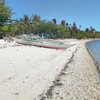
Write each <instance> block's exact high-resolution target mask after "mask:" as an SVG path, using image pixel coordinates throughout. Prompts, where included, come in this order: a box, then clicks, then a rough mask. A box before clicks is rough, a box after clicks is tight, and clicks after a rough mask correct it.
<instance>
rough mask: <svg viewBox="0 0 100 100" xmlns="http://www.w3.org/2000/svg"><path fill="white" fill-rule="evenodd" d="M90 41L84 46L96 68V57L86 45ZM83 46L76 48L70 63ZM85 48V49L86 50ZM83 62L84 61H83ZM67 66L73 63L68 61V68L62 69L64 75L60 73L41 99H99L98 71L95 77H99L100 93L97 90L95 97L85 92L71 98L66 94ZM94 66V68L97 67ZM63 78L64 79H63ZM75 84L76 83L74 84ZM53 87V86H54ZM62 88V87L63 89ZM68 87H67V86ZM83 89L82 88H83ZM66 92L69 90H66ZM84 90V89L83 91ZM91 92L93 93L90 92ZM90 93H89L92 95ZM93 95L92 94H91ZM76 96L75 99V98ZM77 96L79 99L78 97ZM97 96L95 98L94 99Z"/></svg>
mask: <svg viewBox="0 0 100 100" xmlns="http://www.w3.org/2000/svg"><path fill="white" fill-rule="evenodd" d="M87 42H88V41H85V43H83V45H84V48H85V49H86V53H87V55H89V60H90V61H92V64H91V66H94V67H95V68H96V64H95V62H94V59H93V58H92V56H91V55H90V53H89V51H88V48H87V47H86V43H87ZM81 47H82V46H79V47H77V48H76V50H75V52H73V55H72V57H71V59H70V60H71V61H70V63H69V64H71V63H73V60H75V58H74V56H75V55H76V54H75V53H76V52H77V50H78V49H79V48H81ZM85 49H84V50H85ZM81 64H82V63H81ZM67 67H72V65H68V63H67V64H66V69H65V70H63V71H62V75H61V76H60V77H59V75H58V78H57V79H56V80H55V81H56V82H55V83H54V85H52V86H51V87H50V88H49V89H48V90H47V91H46V93H44V94H42V95H41V98H40V99H39V100H55V99H57V100H60V99H62V100H83V99H86V100H90V98H91V100H99V99H100V97H99V95H100V80H99V79H98V73H97V72H96V76H95V78H97V80H96V81H97V83H96V84H97V86H98V93H97V92H96V94H97V95H96V96H97V97H96V96H95V97H89V96H87V94H85V95H86V96H85V95H84V96H79V97H77V96H71V97H70V98H67V97H66V96H65V94H66V93H65V92H63V91H64V90H65V87H64V85H66V84H67V81H66V82H65V83H64V82H63V81H62V80H66V79H65V78H67V76H66V72H67V71H68V69H67ZM95 68H94V69H95ZM95 71H96V69H95ZM62 78H63V79H62ZM79 81H80V80H79ZM73 85H74V84H73ZM77 85H78V84H77ZM52 87H53V88H52ZM61 88H62V89H61ZM60 89H61V90H62V91H60ZM66 89H67V88H66ZM81 89H82V88H81ZM58 91H60V92H58ZM91 91H93V90H91ZM66 92H69V91H66ZM83 92H84V91H83ZM61 94H62V95H64V96H62V95H61ZM90 94H91V93H90ZM90 94H88V95H90ZM90 96H91V95H90ZM73 98H74V99H73ZM76 98H77V99H76ZM94 98H95V99H94Z"/></svg>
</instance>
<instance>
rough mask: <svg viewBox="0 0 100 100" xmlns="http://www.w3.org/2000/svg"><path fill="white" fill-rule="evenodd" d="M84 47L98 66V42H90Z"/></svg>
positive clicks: (99, 55)
mask: <svg viewBox="0 0 100 100" xmlns="http://www.w3.org/2000/svg"><path fill="white" fill-rule="evenodd" d="M86 45H87V48H88V50H89V52H90V54H91V55H92V57H93V58H94V60H95V61H96V63H97V65H99V66H100V40H94V41H90V42H88V43H87V44H86Z"/></svg>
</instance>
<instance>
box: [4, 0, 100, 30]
mask: <svg viewBox="0 0 100 100" xmlns="http://www.w3.org/2000/svg"><path fill="white" fill-rule="evenodd" d="M5 1H6V4H7V5H8V6H10V7H11V8H12V11H13V12H15V13H16V14H14V15H13V16H12V18H13V19H16V18H21V17H23V15H24V14H28V15H29V16H31V15H32V14H37V15H39V16H41V19H47V20H52V19H53V18H56V19H57V22H58V23H60V21H61V20H66V22H67V23H69V24H72V23H73V22H74V21H75V22H76V24H77V26H79V25H81V26H82V29H85V28H86V27H90V26H92V27H94V28H95V29H96V30H97V31H100V21H99V19H100V0H5Z"/></svg>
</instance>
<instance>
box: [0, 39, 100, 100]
mask: <svg viewBox="0 0 100 100" xmlns="http://www.w3.org/2000/svg"><path fill="white" fill-rule="evenodd" d="M86 41H87V40H80V41H79V40H64V42H65V43H66V44H67V43H69V44H75V45H73V46H72V47H70V48H67V49H66V50H55V49H47V48H39V47H34V46H23V45H19V46H18V45H17V44H16V43H5V42H4V41H3V40H1V41H0V76H1V77H0V100H100V79H99V74H98V72H97V69H96V66H95V63H94V61H93V59H92V58H91V56H90V55H89V53H88V52H87V49H86V48H85V43H86Z"/></svg>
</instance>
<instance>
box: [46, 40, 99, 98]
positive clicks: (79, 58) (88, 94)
mask: <svg viewBox="0 0 100 100" xmlns="http://www.w3.org/2000/svg"><path fill="white" fill-rule="evenodd" d="M84 43H85V41H84V42H82V43H81V44H80V46H79V47H78V49H77V51H76V52H75V53H74V56H73V59H72V61H71V62H70V64H69V65H68V66H67V69H66V70H65V71H63V72H64V73H65V74H64V75H62V76H60V77H59V79H60V81H59V82H58V83H60V84H62V85H60V86H55V87H54V88H53V90H52V91H51V92H52V98H51V99H49V98H46V99H44V100H100V79H99V74H98V73H97V69H96V66H95V64H94V62H93V59H92V58H91V57H90V55H89V54H88V52H87V50H86V48H85V46H84ZM49 95H50V94H49ZM44 96H45V94H44Z"/></svg>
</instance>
